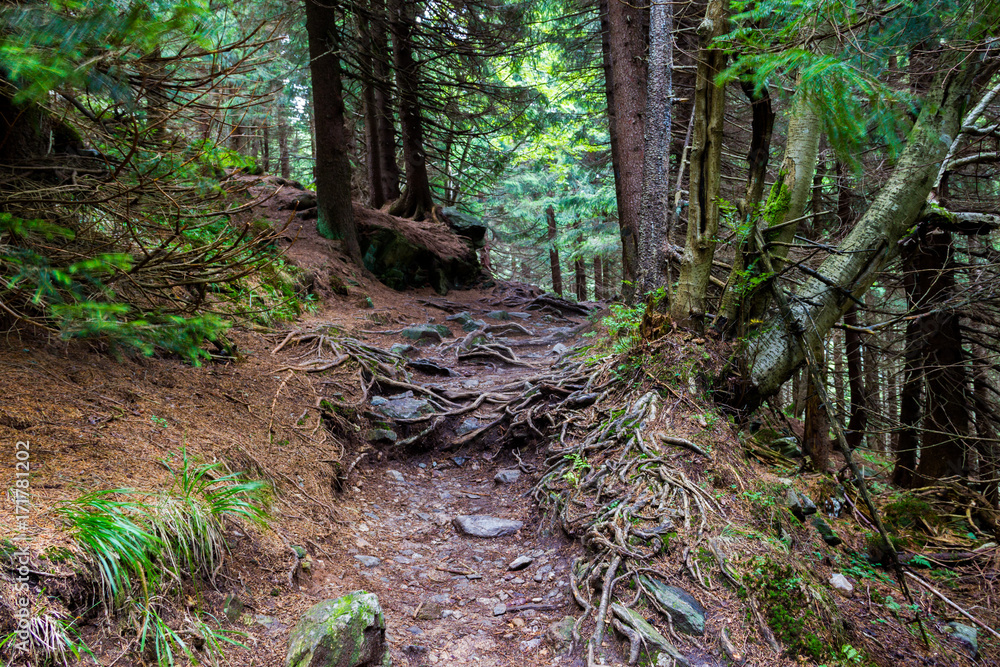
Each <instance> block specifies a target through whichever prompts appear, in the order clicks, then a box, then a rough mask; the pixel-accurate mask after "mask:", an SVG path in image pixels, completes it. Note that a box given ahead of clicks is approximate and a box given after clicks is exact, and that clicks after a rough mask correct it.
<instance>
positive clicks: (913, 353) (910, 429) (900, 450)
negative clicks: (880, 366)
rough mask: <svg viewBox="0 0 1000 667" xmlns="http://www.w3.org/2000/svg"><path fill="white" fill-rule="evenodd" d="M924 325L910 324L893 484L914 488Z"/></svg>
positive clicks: (907, 332)
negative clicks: (920, 333) (921, 345)
mask: <svg viewBox="0 0 1000 667" xmlns="http://www.w3.org/2000/svg"><path fill="white" fill-rule="evenodd" d="M919 331H920V324H919V323H918V322H917V320H910V321H908V322H907V323H906V339H905V343H904V346H905V350H906V352H905V354H906V360H905V362H904V364H903V388H902V391H900V393H899V430H898V431H897V432H896V464H895V466H894V467H893V470H892V482H893V484H897V485H899V486H903V487H911V486H913V480H914V471H915V470H916V469H917V449H918V448H919V447H920V437H919V434H918V433H917V427H918V426H919V425H920V394H921V390H922V389H923V383H924V381H923V371H922V369H921V366H922V358H921V357H922V355H921V352H920V341H919Z"/></svg>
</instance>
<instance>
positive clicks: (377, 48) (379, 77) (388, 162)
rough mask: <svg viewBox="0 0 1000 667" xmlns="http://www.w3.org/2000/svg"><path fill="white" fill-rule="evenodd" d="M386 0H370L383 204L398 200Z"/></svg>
mask: <svg viewBox="0 0 1000 667" xmlns="http://www.w3.org/2000/svg"><path fill="white" fill-rule="evenodd" d="M387 25H388V18H387V16H386V8H385V0H372V21H371V25H370V26H369V27H370V29H371V42H372V55H373V61H372V76H373V78H374V85H375V100H374V103H375V113H376V116H377V132H376V133H377V136H378V144H379V147H378V157H379V172H380V173H381V175H382V196H383V197H384V201H394V200H396V199H398V198H399V165H398V164H396V126H395V122H394V120H393V115H392V68H391V67H390V64H391V62H392V53H390V51H389V38H388V27H387Z"/></svg>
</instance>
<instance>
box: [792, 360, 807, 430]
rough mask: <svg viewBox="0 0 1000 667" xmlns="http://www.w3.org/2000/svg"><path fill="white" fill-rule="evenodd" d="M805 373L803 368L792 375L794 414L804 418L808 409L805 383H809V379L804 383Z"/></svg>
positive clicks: (796, 416)
mask: <svg viewBox="0 0 1000 667" xmlns="http://www.w3.org/2000/svg"><path fill="white" fill-rule="evenodd" d="M804 375H805V373H803V372H802V371H801V370H799V371H797V372H796V373H795V374H794V375H792V416H793V417H795V418H796V419H802V415H803V414H804V413H805V409H806V394H805V385H806V384H808V379H807V381H806V383H803V382H802V380H803V376H804Z"/></svg>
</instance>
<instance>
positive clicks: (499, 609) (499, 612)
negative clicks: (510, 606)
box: [493, 602, 507, 616]
mask: <svg viewBox="0 0 1000 667" xmlns="http://www.w3.org/2000/svg"><path fill="white" fill-rule="evenodd" d="M506 613H507V605H505V604H504V603H503V602H501V603H500V604H498V605H497V606H495V607H493V615H494V616H503V615H504V614H506Z"/></svg>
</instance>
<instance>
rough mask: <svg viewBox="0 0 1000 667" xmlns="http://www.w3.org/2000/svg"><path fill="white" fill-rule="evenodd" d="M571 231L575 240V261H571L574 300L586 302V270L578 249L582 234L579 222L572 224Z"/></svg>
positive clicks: (581, 243)
mask: <svg viewBox="0 0 1000 667" xmlns="http://www.w3.org/2000/svg"><path fill="white" fill-rule="evenodd" d="M573 229H574V230H575V231H576V238H575V239H574V240H573V250H574V254H575V255H576V259H574V260H573V273H574V278H575V281H574V287H575V288H576V289H575V290H574V291H575V292H576V298H577V300H578V301H586V300H587V269H586V265H585V264H584V259H583V255H582V254H581V253H580V247H581V246H582V245H583V234H582V232H580V221H579V220H577V221H576V222H574V223H573Z"/></svg>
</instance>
